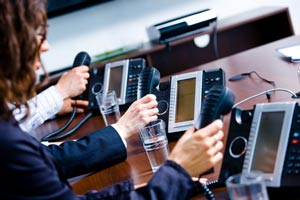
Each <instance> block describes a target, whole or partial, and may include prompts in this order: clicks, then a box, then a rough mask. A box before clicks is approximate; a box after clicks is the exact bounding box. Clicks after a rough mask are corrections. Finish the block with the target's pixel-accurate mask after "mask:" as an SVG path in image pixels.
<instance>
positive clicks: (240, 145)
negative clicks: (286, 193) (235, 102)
mask: <svg viewBox="0 0 300 200" xmlns="http://www.w3.org/2000/svg"><path fill="white" fill-rule="evenodd" d="M299 126H300V105H299V103H297V102H276V103H261V104H256V105H255V107H254V109H252V110H240V109H238V108H235V109H234V110H233V111H232V114H231V120H230V127H229V132H228V138H227V143H226V148H225V152H224V159H223V163H222V168H221V172H220V178H219V182H220V183H222V182H223V183H224V181H225V180H226V179H227V178H228V177H229V176H230V175H233V174H236V173H240V172H243V173H247V172H251V171H260V172H262V176H263V178H264V180H265V182H266V185H267V186H268V187H273V188H279V187H295V186H297V187H299V186H300V182H299V178H300V173H299V171H300V165H299V163H300V153H299V152H300V130H299Z"/></svg>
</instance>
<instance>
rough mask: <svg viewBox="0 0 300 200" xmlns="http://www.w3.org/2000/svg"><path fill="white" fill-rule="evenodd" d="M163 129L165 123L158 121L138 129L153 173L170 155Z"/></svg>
mask: <svg viewBox="0 0 300 200" xmlns="http://www.w3.org/2000/svg"><path fill="white" fill-rule="evenodd" d="M165 128H166V125H165V122H164V121H163V120H160V119H159V120H157V121H155V122H151V123H150V124H148V125H147V126H145V127H143V128H140V129H139V134H140V137H141V140H142V142H143V146H144V148H145V150H146V153H147V157H148V159H149V162H150V165H151V168H152V171H153V172H156V171H157V170H158V168H159V167H160V166H161V165H162V164H163V163H164V162H165V161H166V160H167V159H168V157H169V154H170V152H169V147H168V139H167V135H166V129H165Z"/></svg>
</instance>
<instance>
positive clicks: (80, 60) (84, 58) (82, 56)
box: [41, 51, 91, 142]
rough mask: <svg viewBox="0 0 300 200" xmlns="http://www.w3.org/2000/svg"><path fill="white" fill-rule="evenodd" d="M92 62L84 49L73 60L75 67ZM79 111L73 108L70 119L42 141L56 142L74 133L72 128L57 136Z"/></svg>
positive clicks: (88, 64)
mask: <svg viewBox="0 0 300 200" xmlns="http://www.w3.org/2000/svg"><path fill="white" fill-rule="evenodd" d="M90 63H91V57H90V56H89V54H88V53H86V52H84V51H82V52H79V53H78V54H77V55H76V57H75V59H74V62H73V65H72V66H73V68H74V67H78V66H81V65H86V66H90ZM77 98H81V95H79V96H78V97H75V99H77ZM76 113H77V107H76V106H75V107H74V108H73V111H72V113H71V116H70V118H69V120H68V121H67V122H66V123H65V124H64V125H63V126H62V127H61V128H59V129H57V130H56V131H53V132H52V133H50V134H48V135H46V136H44V137H43V138H42V139H41V141H49V142H54V141H57V140H59V139H62V138H64V137H67V136H69V135H70V134H72V133H73V132H74V131H73V130H74V129H71V130H70V131H68V132H67V133H65V134H63V135H60V136H57V135H58V134H60V133H61V132H63V131H64V130H65V129H66V128H68V127H69V125H70V124H71V122H72V121H73V119H74V117H75V115H76Z"/></svg>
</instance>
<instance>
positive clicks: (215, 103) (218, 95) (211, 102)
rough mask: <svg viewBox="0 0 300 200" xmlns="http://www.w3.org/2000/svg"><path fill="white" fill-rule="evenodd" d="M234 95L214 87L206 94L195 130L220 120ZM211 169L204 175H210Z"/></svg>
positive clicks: (231, 103) (226, 111)
mask: <svg viewBox="0 0 300 200" xmlns="http://www.w3.org/2000/svg"><path fill="white" fill-rule="evenodd" d="M234 101H235V95H234V94H233V92H232V91H231V90H230V89H229V88H228V87H225V86H222V85H215V86H213V87H212V88H211V89H210V90H209V91H208V93H207V95H206V98H204V101H203V104H202V108H201V112H200V115H199V117H198V119H197V121H196V123H195V128H196V129H197V130H198V129H200V128H203V127H205V126H207V125H208V124H210V123H211V122H213V121H214V120H216V119H220V118H221V117H222V115H226V114H227V113H229V112H230V111H231V109H232V106H233V105H234ZM212 172H213V169H211V170H209V171H208V172H206V173H212Z"/></svg>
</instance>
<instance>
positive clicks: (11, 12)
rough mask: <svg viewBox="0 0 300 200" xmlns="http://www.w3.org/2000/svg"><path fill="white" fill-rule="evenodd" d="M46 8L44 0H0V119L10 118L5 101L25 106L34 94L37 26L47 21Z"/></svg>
mask: <svg viewBox="0 0 300 200" xmlns="http://www.w3.org/2000/svg"><path fill="white" fill-rule="evenodd" d="M46 8H47V2H46V0H0V10H1V12H0V38H1V39H0V70H1V73H0V119H6V120H8V119H11V117H12V112H11V109H10V108H9V106H8V103H13V104H14V105H15V106H16V107H20V105H25V106H26V107H27V108H28V105H27V100H28V99H29V98H31V97H32V96H33V95H34V94H35V89H36V81H37V80H36V79H37V77H36V73H35V71H34V68H33V66H34V63H35V61H36V59H38V58H39V56H40V55H39V54H40V52H39V49H40V44H39V41H38V40H37V36H36V30H37V28H38V26H40V25H43V24H46V23H47V11H46ZM27 110H28V111H29V109H27Z"/></svg>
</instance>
